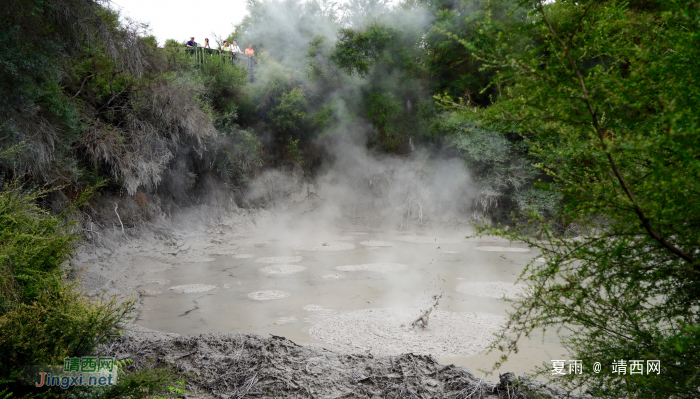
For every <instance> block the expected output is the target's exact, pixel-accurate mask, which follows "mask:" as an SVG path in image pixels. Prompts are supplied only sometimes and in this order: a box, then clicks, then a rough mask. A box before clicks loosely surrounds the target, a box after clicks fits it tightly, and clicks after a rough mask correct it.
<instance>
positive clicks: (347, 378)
mask: <svg viewBox="0 0 700 399" xmlns="http://www.w3.org/2000/svg"><path fill="white" fill-rule="evenodd" d="M105 349H106V350H107V351H108V352H109V354H110V355H114V356H116V357H117V358H120V359H121V358H130V359H133V360H134V362H135V363H134V365H135V366H136V367H148V365H149V364H150V362H152V361H156V362H158V363H162V364H168V365H172V366H174V367H176V368H177V369H178V370H180V371H183V372H186V373H189V375H190V376H191V379H190V380H189V381H188V382H189V384H188V388H189V390H190V391H192V392H193V393H194V394H195V395H197V396H198V397H214V398H222V399H228V398H244V397H309V398H359V397H362V398H375V397H376V398H380V397H381V398H459V399H479V398H513V399H516V398H570V397H572V396H567V394H566V393H565V392H563V391H561V390H559V389H557V388H553V387H547V386H545V385H543V384H541V383H539V382H536V381H532V380H529V379H527V378H524V377H515V376H514V375H513V374H512V373H505V374H502V375H501V376H500V381H499V382H492V381H484V380H483V379H479V378H476V377H475V376H474V375H472V374H471V373H470V372H469V371H468V370H467V369H465V368H462V367H458V366H454V365H442V364H440V363H438V362H437V361H436V360H435V359H434V358H433V357H431V356H425V355H415V354H411V353H407V354H403V355H399V356H387V357H381V358H375V357H373V356H372V355H362V354H341V353H336V352H332V351H328V350H325V349H319V348H313V347H307V346H300V345H297V344H295V343H294V342H292V341H289V340H287V339H285V338H283V337H277V336H273V337H270V338H267V339H265V338H262V337H260V336H257V335H243V334H237V335H218V334H205V335H200V336H196V337H191V336H180V335H177V334H162V333H155V332H151V331H148V330H145V329H141V328H136V329H134V330H133V331H131V332H130V333H129V335H128V336H125V337H122V338H119V339H117V340H116V341H114V342H112V343H111V344H110V345H107V347H106V348H105Z"/></svg>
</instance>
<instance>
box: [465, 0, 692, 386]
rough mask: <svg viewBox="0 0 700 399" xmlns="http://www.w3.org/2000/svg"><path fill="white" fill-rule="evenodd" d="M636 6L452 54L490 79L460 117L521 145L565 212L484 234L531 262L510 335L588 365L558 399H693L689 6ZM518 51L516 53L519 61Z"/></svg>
mask: <svg viewBox="0 0 700 399" xmlns="http://www.w3.org/2000/svg"><path fill="white" fill-rule="evenodd" d="M521 4H522V6H523V7H526V9H530V8H528V7H529V6H531V5H532V2H529V1H528V2H521ZM649 4H651V5H652V6H650V7H642V6H641V5H640V3H639V2H637V3H635V8H631V6H630V3H627V2H625V1H615V0H611V1H606V2H599V1H579V2H576V3H574V2H555V3H552V4H548V5H543V4H542V3H535V7H534V9H531V11H530V13H529V14H528V20H527V23H523V24H522V25H518V26H515V27H513V28H512V29H510V30H508V31H506V32H503V33H499V32H491V31H488V30H485V31H484V35H491V34H493V35H494V36H496V38H497V40H498V41H499V42H501V43H502V47H499V48H495V49H491V50H489V51H481V52H479V51H477V50H476V49H474V47H473V46H471V45H470V44H469V43H467V42H465V41H463V42H464V43H463V44H464V45H465V47H466V48H468V49H473V51H474V52H475V53H476V54H478V55H479V56H480V57H481V58H483V59H485V60H486V64H485V65H486V66H488V67H489V68H494V69H496V70H498V71H499V73H498V75H497V79H496V83H495V84H497V85H499V86H500V87H501V90H502V91H501V96H499V98H498V102H497V103H496V104H494V106H493V107H490V108H488V109H486V110H483V111H479V110H475V109H474V108H471V107H469V106H461V108H462V109H463V112H476V113H478V114H481V117H482V118H483V119H488V120H491V121H495V124H496V125H497V126H502V127H505V128H506V129H507V130H510V131H517V132H521V134H522V135H523V137H524V139H525V140H526V142H527V146H528V149H529V153H530V154H531V156H533V157H536V158H537V159H538V160H539V162H538V167H539V168H540V169H541V170H542V171H543V172H545V173H547V175H549V176H550V178H551V179H552V182H551V184H549V185H548V189H549V190H551V191H553V192H556V193H559V194H560V195H561V196H562V197H563V198H564V199H565V201H564V202H563V203H562V206H559V207H557V217H556V218H555V219H550V218H546V217H544V215H542V213H541V212H540V211H538V210H536V209H533V210H530V211H529V212H527V213H525V214H524V215H523V216H525V217H527V220H528V221H527V222H524V223H520V224H518V225H517V228H516V229H511V230H509V231H503V230H498V229H495V228H485V229H486V231H490V232H495V233H499V234H501V235H504V236H507V237H509V238H512V239H519V240H523V241H525V242H528V243H529V244H530V245H531V246H533V247H536V248H539V249H540V250H541V251H542V252H543V253H544V256H545V258H546V260H547V262H546V263H545V264H544V265H537V264H532V265H530V267H529V268H528V269H527V270H526V271H525V273H524V274H523V276H522V278H523V279H525V280H526V281H527V282H528V284H529V285H530V286H531V287H532V293H531V295H530V296H528V297H526V298H523V299H521V300H518V301H516V303H515V311H514V313H512V314H511V317H510V321H509V323H508V326H507V327H508V328H509V329H510V331H511V332H513V333H515V334H516V336H517V337H523V336H527V335H529V334H530V333H531V332H532V331H533V330H535V329H540V328H543V329H546V328H554V329H556V330H557V331H558V332H559V335H560V337H561V339H562V342H563V343H564V344H565V345H566V347H567V348H568V349H569V351H570V352H571V358H573V359H580V360H582V361H583V364H584V365H585V366H586V367H591V365H592V364H593V363H594V362H601V363H602V364H603V366H604V369H603V372H601V373H598V374H596V373H593V372H591V371H590V369H587V370H584V373H583V374H569V375H566V376H562V377H561V378H558V379H557V383H559V384H563V385H565V386H566V387H568V388H571V389H574V388H577V387H582V386H585V387H586V388H587V389H589V390H590V391H591V392H592V393H593V394H594V395H596V396H599V397H610V398H618V397H635V398H658V397H672V398H691V397H697V393H698V389H699V387H700V379H699V375H698V373H697V370H696V367H695V365H694V362H693V361H692V360H691V359H697V358H698V357H700V345H698V343H699V342H700V328H699V326H700V317H699V313H698V308H700V296H698V295H697V292H698V289H700V278H698V276H700V266H699V265H700V260H698V253H700V228H698V226H700V220H698V215H700V203H699V202H698V198H700V196H699V195H698V194H700V179H699V177H700V154H699V153H698V149H700V142H699V138H700V112H699V111H700V110H698V104H700V88H699V86H698V85H697V82H698V80H699V79H700V69H698V68H697V67H696V65H695V63H696V60H697V59H698V58H699V57H700V33H698V32H700V29H698V27H699V26H700V4H698V3H697V1H684V2H681V1H668V2H659V3H651V2H649ZM522 37H527V38H532V42H531V45H530V46H529V47H527V48H526V49H525V50H524V51H520V50H522V49H521V48H520V47H519V46H520V42H521V40H522V39H521V38H522ZM531 233H536V237H533V236H532V235H531ZM574 237H576V239H573V238H574ZM503 338H504V339H507V338H506V337H505V336H504V337H503ZM517 342H518V339H516V340H515V341H510V340H509V341H505V342H504V343H503V346H502V348H503V349H506V348H509V349H516V348H517ZM620 359H622V360H630V359H648V360H653V359H656V360H660V361H661V374H659V375H656V374H654V375H646V373H645V374H644V375H631V374H629V373H628V374H625V375H617V374H613V373H611V370H610V366H611V365H612V362H613V361H616V360H620Z"/></svg>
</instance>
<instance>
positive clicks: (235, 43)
mask: <svg viewBox="0 0 700 399" xmlns="http://www.w3.org/2000/svg"><path fill="white" fill-rule="evenodd" d="M231 51H232V52H233V53H242V51H241V48H240V47H238V40H236V39H233V44H232V46H231Z"/></svg>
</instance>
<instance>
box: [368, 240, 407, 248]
mask: <svg viewBox="0 0 700 399" xmlns="http://www.w3.org/2000/svg"><path fill="white" fill-rule="evenodd" d="M360 245H364V246H366V247H395V246H397V245H398V244H396V243H393V242H389V241H378V240H368V241H360Z"/></svg>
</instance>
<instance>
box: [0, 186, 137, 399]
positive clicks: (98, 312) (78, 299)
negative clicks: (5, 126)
mask: <svg viewBox="0 0 700 399" xmlns="http://www.w3.org/2000/svg"><path fill="white" fill-rule="evenodd" d="M91 191H92V189H91V190H88V193H87V194H85V192H84V193H83V195H80V196H78V198H77V200H76V203H78V204H80V203H83V202H84V201H85V198H87V197H88V196H89V194H90V193H91ZM45 193H46V192H45V191H41V190H23V188H22V187H21V186H20V185H17V184H10V185H8V186H5V187H4V189H3V190H2V191H0V389H2V388H4V387H9V388H10V391H12V392H15V394H16V395H19V394H20V393H21V391H22V390H24V389H29V388H33V387H30V386H21V385H19V380H18V377H20V374H19V373H20V370H21V369H22V368H23V367H25V366H30V365H61V364H63V359H64V358H65V357H70V356H81V355H86V354H89V353H90V352H91V351H93V349H94V347H95V345H96V344H98V343H101V342H104V341H105V340H107V339H108V338H110V337H112V336H114V335H115V334H116V333H117V332H118V326H119V324H120V323H121V322H122V321H123V320H125V319H126V317H127V315H128V314H129V312H131V310H133V305H134V302H133V301H131V300H130V301H126V302H123V303H118V302H117V300H116V299H114V298H112V299H109V300H92V299H88V298H85V297H83V296H81V293H80V292H79V291H78V290H77V286H76V283H73V284H66V283H65V282H63V281H62V279H61V276H62V269H61V265H62V264H63V262H65V261H66V260H67V258H68V256H69V255H70V253H71V251H72V249H73V244H74V243H75V241H76V239H77V237H76V235H75V234H74V233H72V232H71V231H70V227H71V222H69V221H68V219H67V218H64V217H62V218H59V217H56V216H53V215H51V214H49V213H48V212H46V211H44V210H43V209H41V208H40V207H39V206H38V205H37V201H38V200H39V199H40V198H41V196H42V195H43V194H45Z"/></svg>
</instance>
